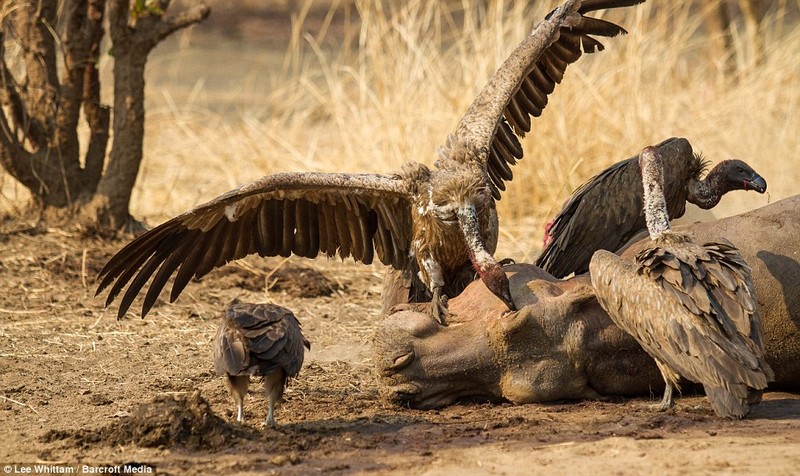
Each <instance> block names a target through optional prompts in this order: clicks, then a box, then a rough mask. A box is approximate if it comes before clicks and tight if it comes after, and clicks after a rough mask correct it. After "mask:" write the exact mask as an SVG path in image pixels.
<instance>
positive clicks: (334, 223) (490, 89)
mask: <svg viewBox="0 0 800 476" xmlns="http://www.w3.org/2000/svg"><path fill="white" fill-rule="evenodd" d="M642 1H643V0H589V1H584V2H581V1H578V0H570V1H567V2H566V3H565V4H564V5H562V6H561V7H559V8H557V9H556V10H554V11H553V12H551V13H550V14H549V15H548V17H547V19H546V20H544V21H542V22H540V23H539V24H538V25H537V27H536V28H535V29H534V31H533V32H532V33H531V35H530V36H529V37H528V38H526V39H525V40H524V41H523V42H522V43H521V44H520V45H519V46H518V47H517V48H516V49H515V50H514V51H513V52H512V53H511V56H510V57H509V58H508V59H507V60H506V61H505V63H503V65H502V66H501V68H500V69H499V70H498V71H497V73H496V74H495V75H494V76H493V77H492V79H491V80H490V81H489V83H488V85H487V86H486V87H485V88H484V89H483V91H481V93H480V94H479V95H478V97H477V98H476V99H475V101H474V102H473V104H472V105H471V106H470V108H469V109H468V111H467V112H466V114H465V115H464V117H463V118H462V119H461V121H460V122H459V123H458V125H457V127H456V131H455V133H454V134H452V135H450V136H449V137H448V138H447V142H446V146H445V147H442V148H441V149H440V151H439V156H440V157H439V160H437V161H436V163H435V169H433V170H430V169H428V168H427V167H426V166H424V165H421V164H416V163H410V164H408V165H407V166H405V167H404V168H403V170H402V171H401V172H400V173H398V174H394V175H375V174H320V173H285V174H275V175H270V176H267V177H264V178H261V179H259V180H256V181H255V182H252V183H250V184H247V185H244V186H242V187H239V188H237V189H235V190H232V191H230V192H228V193H226V194H224V195H221V196H219V197H217V198H215V199H213V200H212V201H210V202H208V203H206V204H204V205H200V206H198V207H196V208H194V209H193V210H190V211H188V212H186V213H183V214H181V215H179V216H177V217H175V218H173V219H171V220H169V221H167V222H165V223H163V224H161V225H159V226H158V227H156V228H154V229H152V230H150V231H149V232H147V233H145V234H143V235H141V236H140V237H138V238H136V239H135V240H133V241H132V242H131V243H129V244H128V245H127V246H125V247H124V248H123V249H122V250H121V251H120V252H119V253H117V254H116V255H115V256H114V257H112V258H111V260H110V261H109V262H108V263H107V264H106V266H105V267H104V268H103V270H102V271H101V272H100V278H101V282H100V285H99V286H98V290H97V292H98V293H100V292H101V291H102V290H103V289H105V288H106V287H107V286H111V290H110V291H109V295H108V300H107V301H106V305H108V304H110V303H111V301H113V300H114V298H115V297H116V296H117V295H119V293H120V292H121V291H122V290H123V288H124V287H125V286H126V285H128V284H129V283H130V285H129V286H128V288H127V290H126V291H125V293H124V295H123V297H122V302H121V303H120V307H119V314H118V315H119V316H120V317H121V316H122V315H124V314H125V312H126V311H127V309H128V308H129V307H130V305H131V304H132V302H133V299H134V298H135V296H136V295H137V294H138V293H139V291H140V290H141V289H142V287H143V286H144V285H145V283H146V282H147V280H148V279H149V278H150V277H151V276H153V275H155V277H154V278H153V281H152V283H151V284H150V288H149V290H148V291H147V294H146V296H145V298H144V302H143V305H142V316H144V315H145V314H147V312H148V311H149V309H150V308H151V307H152V305H153V304H154V303H155V301H156V299H157V297H158V295H159V294H160V292H161V290H162V289H163V287H164V286H165V285H166V283H167V280H168V279H169V277H170V276H171V275H173V274H176V276H175V282H174V284H173V286H172V292H171V294H170V301H174V300H175V299H176V298H177V297H178V295H179V294H180V293H181V291H182V290H183V288H184V287H185V286H186V284H187V283H188V282H189V279H191V278H192V277H201V276H203V275H205V274H206V273H208V272H209V271H211V270H212V269H213V268H216V267H219V266H222V265H224V264H225V263H227V262H229V261H231V260H235V259H239V258H242V257H244V256H246V255H249V254H253V253H258V254H259V255H261V256H275V255H281V256H289V255H290V254H295V255H299V256H306V257H314V256H316V255H317V254H318V253H319V252H323V253H325V254H326V255H328V256H329V257H332V256H335V255H339V256H341V257H342V258H345V257H348V256H352V257H353V258H354V259H355V260H357V261H361V262H364V263H370V262H372V260H373V258H374V257H376V256H377V258H378V259H379V260H380V261H381V262H382V263H384V264H387V265H391V266H392V267H394V268H396V269H398V270H402V271H403V272H404V273H406V275H407V276H408V277H409V278H411V279H415V280H417V283H416V286H417V288H418V287H419V286H420V285H421V286H422V287H424V288H426V289H425V290H426V291H428V292H430V294H429V295H427V296H426V297H430V298H431V299H432V300H433V302H434V305H433V306H432V312H433V315H434V316H436V317H437V318H441V317H442V316H443V315H444V314H446V308H445V304H444V296H445V295H450V296H453V295H455V294H457V293H459V292H460V291H461V290H462V289H463V285H464V284H463V283H462V281H463V280H462V279H461V278H463V275H464V270H465V268H466V269H469V267H470V266H471V267H473V268H474V270H475V271H476V272H477V273H478V275H479V276H480V278H481V279H482V280H483V282H484V283H485V284H486V286H487V287H488V288H489V289H490V290H491V291H492V292H493V293H494V294H495V295H496V296H498V297H499V298H500V299H502V300H503V301H504V302H505V303H506V305H507V306H508V308H509V309H511V310H513V309H515V306H514V302H513V299H512V297H511V294H510V291H509V287H508V279H507V278H506V275H505V273H503V272H502V269H501V267H500V265H499V264H498V263H497V262H496V261H495V259H494V257H493V256H492V253H493V252H494V250H495V247H496V242H497V235H498V224H497V213H496V210H495V199H498V198H499V197H500V190H502V189H504V188H505V185H504V182H505V181H507V180H511V178H512V175H511V169H510V166H511V165H513V164H515V163H516V161H517V160H519V159H521V158H522V147H521V145H520V142H519V139H518V136H523V135H525V133H527V132H528V131H529V130H530V117H531V116H534V117H535V116H538V115H539V114H540V113H541V110H542V109H543V108H544V107H545V105H546V104H547V96H548V94H550V93H551V92H552V91H553V89H554V88H555V85H556V83H558V82H560V81H561V78H562V76H563V74H564V71H565V69H566V67H567V65H569V64H570V63H572V62H574V61H576V60H577V59H578V58H579V57H580V56H581V55H582V53H583V52H587V53H591V52H594V51H599V50H601V49H602V48H603V47H602V45H601V44H600V43H599V42H598V41H597V40H596V39H595V38H594V36H605V37H612V36H615V35H617V34H620V33H624V32H625V30H623V29H622V28H621V27H619V26H617V25H614V24H613V23H610V22H607V21H605V20H600V19H594V18H590V17H586V16H584V14H585V13H588V12H591V11H594V10H597V9H600V8H617V7H624V6H629V5H634V4H637V3H641V2H642ZM176 271H177V273H176ZM411 294H413V295H418V294H419V289H416V290H412V292H411ZM425 294H427V293H425Z"/></svg>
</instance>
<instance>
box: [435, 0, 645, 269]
mask: <svg viewBox="0 0 800 476" xmlns="http://www.w3.org/2000/svg"><path fill="white" fill-rule="evenodd" d="M643 1H644V0H638V1H631V0H617V1H613V0H608V1H604V2H599V3H596V4H593V5H592V4H590V5H588V6H587V5H586V2H580V1H578V0H567V1H566V2H565V3H564V4H563V5H561V6H560V7H558V8H556V9H555V10H553V11H552V12H550V13H549V14H548V15H547V17H546V18H545V19H544V20H543V21H541V22H540V23H538V24H537V25H536V27H534V29H533V31H532V32H531V34H530V35H529V36H528V37H527V38H525V40H523V41H522V43H520V45H519V46H517V48H516V49H515V50H514V51H513V52H512V53H511V55H510V56H509V57H508V59H506V61H505V62H504V63H503V65H502V66H500V68H499V69H498V71H497V72H496V73H495V74H494V76H493V77H492V78H491V80H490V81H489V83H488V84H487V85H486V87H485V88H484V89H483V90H482V91H481V92H480V94H478V96H477V97H476V98H475V100H474V101H473V103H472V105H471V106H470V107H469V109H468V110H467V112H466V114H465V115H464V117H463V118H462V119H461V121H460V122H459V123H458V126H457V127H456V132H455V134H454V139H453V140H452V141H450V140H448V144H447V146H445V147H444V148H443V150H442V151H441V153H442V154H443V155H445V156H449V155H459V156H458V157H454V158H455V159H456V160H474V155H472V154H449V152H450V151H455V150H471V151H479V152H478V154H479V160H483V161H484V163H485V164H486V166H487V168H488V169H489V176H490V178H491V180H492V183H493V185H494V188H493V192H495V193H496V198H498V199H499V198H500V197H499V191H500V190H505V187H503V186H502V182H503V181H504V180H510V178H509V179H507V178H505V175H506V174H504V173H501V172H499V171H498V170H494V169H496V168H498V167H501V166H500V165H499V164H498V163H497V162H496V161H494V160H490V157H489V154H490V151H491V149H494V150H495V151H496V152H497V156H499V157H503V158H506V163H507V165H513V164H514V163H516V161H518V160H520V159H522V156H523V152H522V147H521V146H519V140H517V137H514V139H515V141H514V142H513V143H512V142H511V141H510V140H509V138H508V135H512V131H513V134H515V135H516V136H519V137H520V138H521V137H524V136H525V134H527V133H528V132H530V131H531V117H538V116H539V115H541V113H542V110H543V109H544V107H545V106H546V105H547V95H548V94H550V93H552V92H553V90H554V89H555V85H556V84H558V83H560V82H561V81H562V79H563V77H564V72H565V71H566V69H567V66H569V65H570V64H572V63H574V62H575V61H577V60H578V59H579V58H580V57H581V55H582V54H583V53H593V52H595V51H600V50H602V49H603V47H602V44H601V43H600V42H599V41H598V40H597V39H595V38H594V37H593V36H599V37H613V36H616V35H619V34H621V33H625V30H624V29H623V28H622V27H620V26H618V25H615V24H613V23H611V22H609V21H606V20H601V19H596V18H591V17H587V16H585V15H584V14H585V13H589V12H592V11H594V10H597V9H600V8H620V7H627V6H631V5H635V4H637V3H642V2H643ZM455 142H457V143H458V145H456V144H455ZM503 147H505V149H506V151H507V152H510V154H502V153H500V151H499V149H501V148H503ZM462 155H463V156H462ZM507 165H506V167H507ZM587 264H588V263H587Z"/></svg>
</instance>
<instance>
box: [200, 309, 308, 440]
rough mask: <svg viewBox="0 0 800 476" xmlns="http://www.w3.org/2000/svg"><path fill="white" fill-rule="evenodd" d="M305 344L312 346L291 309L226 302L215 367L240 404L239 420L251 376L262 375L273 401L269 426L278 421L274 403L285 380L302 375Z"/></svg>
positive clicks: (267, 423)
mask: <svg viewBox="0 0 800 476" xmlns="http://www.w3.org/2000/svg"><path fill="white" fill-rule="evenodd" d="M304 346H305V347H306V348H307V349H311V344H310V343H309V342H308V341H307V340H306V338H305V337H303V332H302V331H301V330H300V323H299V322H298V321H297V319H296V318H295V317H294V314H292V311H290V310H288V309H286V308H283V307H280V306H276V305H274V304H249V303H243V302H240V301H239V300H234V301H233V302H232V303H231V304H230V305H229V306H228V309H227V310H226V311H225V315H224V316H223V317H222V320H221V322H220V323H219V329H217V336H216V337H215V338H214V369H215V370H216V372H217V374H218V375H222V376H223V377H225V383H226V385H227V387H228V390H229V391H230V393H231V396H232V397H233V401H234V402H236V409H237V413H236V420H237V421H239V422H242V421H244V399H245V397H246V396H247V387H248V386H249V385H250V376H251V375H260V376H263V378H264V390H265V391H266V393H267V399H268V401H269V413H268V414H267V420H266V422H265V424H266V425H268V426H274V425H275V404H277V403H279V402H280V401H281V398H282V397H283V389H284V387H285V386H286V381H287V380H288V379H290V378H293V377H296V376H297V374H298V373H300V368H301V367H302V366H303V358H304V357H305V350H304V349H303V347H304Z"/></svg>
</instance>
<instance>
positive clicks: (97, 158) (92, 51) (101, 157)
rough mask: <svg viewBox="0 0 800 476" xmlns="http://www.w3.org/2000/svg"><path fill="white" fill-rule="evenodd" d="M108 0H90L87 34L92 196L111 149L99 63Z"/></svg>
mask: <svg viewBox="0 0 800 476" xmlns="http://www.w3.org/2000/svg"><path fill="white" fill-rule="evenodd" d="M104 7H105V0H89V5H88V12H87V22H88V23H87V33H88V36H89V56H88V60H87V61H86V64H85V65H84V69H83V112H84V115H85V116H86V123H87V124H88V125H89V129H90V130H91V131H92V133H91V136H90V137H89V147H88V149H87V150H86V158H85V160H84V164H85V165H84V174H85V181H86V184H87V190H86V192H88V193H90V194H93V193H94V192H95V191H96V190H97V184H98V182H99V181H100V177H101V176H102V173H103V162H104V161H105V157H106V148H107V146H108V135H109V134H108V127H109V123H110V118H111V112H110V109H109V108H108V107H107V106H103V105H102V104H101V103H100V77H99V73H98V70H97V63H98V62H99V59H100V43H101V41H102V39H103V31H104V30H103V9H104Z"/></svg>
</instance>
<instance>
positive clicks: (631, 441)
mask: <svg viewBox="0 0 800 476" xmlns="http://www.w3.org/2000/svg"><path fill="white" fill-rule="evenodd" d="M122 243H123V241H120V240H103V239H101V238H100V237H98V236H93V235H91V234H89V233H85V232H80V231H77V230H74V229H72V230H70V229H66V230H63V229H49V230H43V229H39V228H35V227H28V226H27V225H25V224H24V223H20V222H19V221H14V220H7V221H6V222H4V223H2V228H0V283H1V284H0V289H2V293H0V334H1V335H2V337H1V338H0V434H2V435H3V437H4V441H3V444H2V445H0V463H2V464H3V465H5V464H8V463H18V464H19V463H36V462H49V463H52V464H87V465H97V464H120V463H125V462H137V463H144V464H148V465H152V466H153V467H155V468H156V470H157V471H158V472H159V473H170V474H190V473H204V474H211V473H216V472H223V473H232V472H236V473H250V472H259V473H261V472H267V473H270V472H272V473H280V474H309V473H319V472H322V473H332V474H349V473H362V472H370V473H372V472H377V473H397V474H450V473H453V472H456V471H458V472H462V473H464V472H465V473H468V474H530V473H544V472H547V473H550V474H566V473H569V474H579V473H584V474H585V473H590V472H592V473H595V472H597V473H601V474H607V473H617V474H640V473H658V474H674V473H681V474H686V473H692V474H695V473H699V474H706V473H715V474H716V473H726V474H728V473H751V474H752V473H758V474H767V473H769V474H796V473H797V470H798V468H800V444H798V440H800V420H799V419H798V418H799V417H800V396H798V395H791V394H785V393H769V394H767V395H766V398H765V401H764V403H763V404H761V405H760V406H759V407H757V408H756V409H755V410H754V412H753V413H752V415H751V417H750V418H748V419H747V420H744V421H720V420H718V419H717V418H715V417H714V415H713V413H712V412H711V410H710V408H709V406H708V404H707V402H706V401H705V400H704V399H703V398H702V397H697V396H684V397H682V398H680V399H679V400H678V405H677V408H676V409H675V410H674V411H670V412H667V413H656V412H653V411H651V410H650V409H649V405H650V404H652V403H653V402H654V400H655V399H658V398H659V397H660V396H659V395H650V396H643V398H641V399H636V400H625V399H613V400H611V401H608V402H557V403H554V404H548V405H524V406H513V405H509V404H489V403H480V402H469V403H463V404H459V405H455V406H451V407H448V408H444V409H441V410H438V411H418V410H409V409H404V408H397V407H394V406H391V405H389V404H387V403H385V402H383V401H381V399H380V397H379V395H378V381H377V379H376V377H375V374H374V371H373V368H372V364H371V361H372V359H371V346H370V339H371V335H372V333H373V331H374V329H375V326H376V324H377V322H378V319H379V315H378V312H377V309H378V307H379V294H380V283H381V273H382V269H381V268H379V267H369V266H363V265H354V264H351V263H341V262H338V261H326V260H316V261H309V260H305V261H303V260H289V261H283V260H279V259H270V260H256V259H253V260H245V261H244V262H243V263H241V264H235V265H229V266H228V267H226V268H223V269H221V270H217V271H215V272H212V273H211V274H210V275H209V276H208V277H207V278H206V279H203V280H202V281H201V282H194V283H190V285H189V287H188V288H187V290H186V291H185V292H184V293H183V295H182V296H181V298H180V299H179V300H178V302H177V303H175V304H172V305H170V304H167V303H165V302H159V303H158V304H157V305H156V307H155V308H154V310H153V311H152V312H151V314H150V315H149V316H148V317H147V319H145V320H140V319H139V318H138V317H136V316H134V315H133V314H129V315H128V316H127V317H126V318H125V319H123V320H121V321H117V320H115V319H114V317H115V315H116V307H115V306H113V305H112V307H111V308H109V309H108V310H104V309H103V299H102V298H94V297H93V294H94V286H95V284H94V277H95V276H96V274H97V272H98V271H99V269H100V268H101V267H102V265H103V264H104V263H105V261H106V260H107V259H108V258H109V257H110V256H111V254H112V253H113V252H114V251H116V250H117V249H119V247H120V246H121V245H122ZM267 285H269V291H265V288H266V287H267ZM236 296H239V297H241V298H243V299H245V300H252V301H265V300H273V301H274V302H276V303H279V304H282V305H285V306H287V307H289V308H291V309H292V310H293V311H295V312H296V314H297V315H298V317H299V318H300V320H301V322H302V323H303V326H304V330H305V332H306V335H307V336H308V338H309V339H310V340H311V341H312V345H313V350H312V352H311V353H310V354H308V356H307V358H306V364H305V366H304V368H303V370H302V372H301V375H300V378H299V379H298V380H296V381H295V382H293V384H292V385H291V386H290V388H289V389H288V390H287V395H286V402H285V404H284V405H283V406H282V407H281V408H280V409H279V410H278V414H277V419H278V423H279V427H278V428H276V429H264V428H262V427H261V422H262V421H263V419H264V417H265V415H266V400H265V398H263V396H262V395H261V394H260V392H259V391H258V390H259V389H260V386H259V385H254V386H253V387H251V396H250V398H249V399H248V401H247V403H246V407H245V410H246V412H247V416H248V417H249V419H248V420H247V422H246V424H244V425H240V424H237V423H235V422H234V421H233V403H232V402H231V401H230V399H229V397H228V395H227V393H226V390H225V389H224V386H223V382H222V380H221V379H220V378H218V377H216V376H215V375H214V374H213V366H212V363H211V350H210V343H211V339H212V336H213V334H214V332H215V329H216V325H217V322H218V321H217V319H218V318H219V315H220V312H221V310H222V309H223V308H224V306H225V305H226V304H227V303H228V302H229V301H230V300H231V299H232V298H234V297H236ZM197 392H199V393H197Z"/></svg>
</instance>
